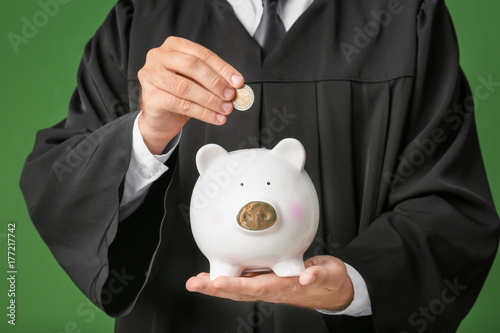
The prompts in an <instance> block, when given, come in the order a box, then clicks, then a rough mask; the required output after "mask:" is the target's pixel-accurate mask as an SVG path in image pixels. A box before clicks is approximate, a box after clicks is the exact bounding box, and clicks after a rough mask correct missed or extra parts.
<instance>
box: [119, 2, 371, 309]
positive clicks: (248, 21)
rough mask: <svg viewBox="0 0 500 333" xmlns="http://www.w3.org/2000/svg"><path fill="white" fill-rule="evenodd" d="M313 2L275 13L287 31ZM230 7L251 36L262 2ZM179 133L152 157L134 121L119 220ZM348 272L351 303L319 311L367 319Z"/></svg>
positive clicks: (358, 285)
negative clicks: (342, 308)
mask: <svg viewBox="0 0 500 333" xmlns="http://www.w3.org/2000/svg"><path fill="white" fill-rule="evenodd" d="M313 1H314V0H286V1H279V2H278V8H277V12H278V15H279V16H280V18H281V20H282V21H283V24H284V26H285V29H286V31H288V30H289V29H290V27H291V26H292V25H293V24H294V23H295V21H296V20H297V19H298V18H299V17H300V15H302V13H304V11H305V10H306V9H307V8H308V7H309V5H311V3H312V2H313ZM228 2H229V4H230V5H231V6H232V7H233V10H234V12H235V14H236V17H237V18H238V19H239V20H240V22H241V24H242V25H243V26H244V27H245V29H246V30H247V31H248V33H249V34H250V35H251V36H253V35H254V33H255V30H256V29H257V27H258V25H259V22H260V19H261V17H262V12H263V7H262V0H228ZM181 134H182V132H181V133H179V135H177V136H176V137H175V138H174V139H173V140H172V141H171V142H170V143H169V144H168V146H167V148H166V149H165V151H167V153H166V154H164V155H153V154H151V152H150V151H149V150H148V148H147V147H146V144H145V143H144V140H143V138H142V135H141V132H140V130H139V124H138V117H137V119H136V120H135V122H134V128H133V135H132V137H133V142H132V155H131V159H130V165H129V168H128V171H127V174H126V176H125V185H124V193H123V198H122V201H121V203H120V221H122V220H124V219H125V218H127V217H128V216H130V214H132V213H133V212H134V211H135V210H136V209H137V208H138V207H139V206H140V205H141V203H142V202H143V201H144V198H145V197H146V194H147V193H148V190H149V188H150V187H151V185H152V184H153V182H154V181H156V180H157V179H158V178H159V177H160V176H161V175H162V174H163V173H164V172H166V171H167V170H168V167H167V166H166V165H165V164H164V163H165V162H166V161H167V160H168V158H169V157H170V155H171V154H172V153H173V151H174V149H175V148H176V147H177V144H178V143H179V140H180V136H181ZM345 265H346V267H347V273H348V275H349V277H350V279H351V281H352V284H353V287H354V300H353V301H352V303H351V304H350V305H349V307H347V309H345V310H343V311H336V312H335V311H325V310H321V309H318V311H319V312H321V313H325V314H330V315H341V314H342V315H349V316H367V315H371V313H372V311H371V304H370V298H369V295H368V289H367V287H366V283H365V280H364V279H363V277H362V276H361V274H359V272H358V271H357V270H356V269H355V268H354V267H352V266H351V265H349V264H347V263H346V264H345Z"/></svg>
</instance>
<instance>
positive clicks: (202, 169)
mask: <svg viewBox="0 0 500 333" xmlns="http://www.w3.org/2000/svg"><path fill="white" fill-rule="evenodd" d="M227 155H228V152H227V151H226V150H225V149H224V148H222V147H221V146H219V145H216V144H213V143H211V144H208V145H204V146H203V147H201V148H200V150H198V153H196V167H197V168H198V172H199V173H200V175H201V176H203V175H204V174H205V173H206V172H207V170H208V169H209V168H210V167H211V166H212V165H213V163H214V162H215V161H217V160H218V159H219V158H222V157H224V156H227Z"/></svg>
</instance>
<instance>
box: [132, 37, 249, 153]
mask: <svg viewBox="0 0 500 333" xmlns="http://www.w3.org/2000/svg"><path fill="white" fill-rule="evenodd" d="M138 78H139V81H140V84H141V87H142V92H141V109H142V113H141V115H140V117H139V129H140V131H141V134H142V136H143V139H144V142H145V143H146V146H147V147H148V148H149V150H150V151H151V152H152V153H153V154H160V153H161V152H162V151H163V149H164V148H165V146H166V145H167V144H168V143H169V142H170V141H171V140H172V139H173V138H174V137H175V136H176V135H177V134H178V133H179V132H180V130H181V129H182V127H183V126H184V125H185V124H186V122H187V121H188V120H189V119H190V118H196V119H199V120H201V121H204V122H207V123H210V124H214V125H222V124H224V123H225V122H226V117H227V115H228V114H230V113H231V112H232V110H233V103H232V100H233V98H234V96H235V89H237V88H240V87H242V86H243V83H244V79H243V76H242V75H241V74H240V73H239V72H238V71H236V69H234V68H233V67H232V66H231V65H229V64H228V63H227V62H225V61H224V60H222V59H221V58H220V57H219V56H217V55H216V54H215V53H213V52H212V51H210V50H208V49H207V48H205V47H203V46H201V45H199V44H196V43H194V42H191V41H189V40H187V39H184V38H179V37H169V38H167V39H166V40H165V42H164V43H163V45H162V46H160V47H158V48H155V49H152V50H150V51H149V52H148V54H147V57H146V63H145V65H144V67H143V68H142V69H141V70H140V71H139V73H138Z"/></svg>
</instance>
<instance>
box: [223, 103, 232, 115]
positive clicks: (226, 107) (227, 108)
mask: <svg viewBox="0 0 500 333" xmlns="http://www.w3.org/2000/svg"><path fill="white" fill-rule="evenodd" d="M232 109H233V104H232V103H229V102H225V103H222V111H224V112H225V113H229V112H231V110H232Z"/></svg>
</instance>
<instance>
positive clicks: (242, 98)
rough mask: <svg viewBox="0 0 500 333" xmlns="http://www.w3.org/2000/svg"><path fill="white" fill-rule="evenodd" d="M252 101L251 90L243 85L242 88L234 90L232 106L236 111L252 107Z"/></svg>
mask: <svg viewBox="0 0 500 333" xmlns="http://www.w3.org/2000/svg"><path fill="white" fill-rule="evenodd" d="M254 100H255V96H254V93H253V90H252V88H250V87H249V86H247V85H246V84H245V85H244V86H243V88H240V89H236V93H235V95H234V99H233V106H234V108H235V109H236V110H238V111H246V110H248V109H250V108H251V107H252V105H253V102H254Z"/></svg>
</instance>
